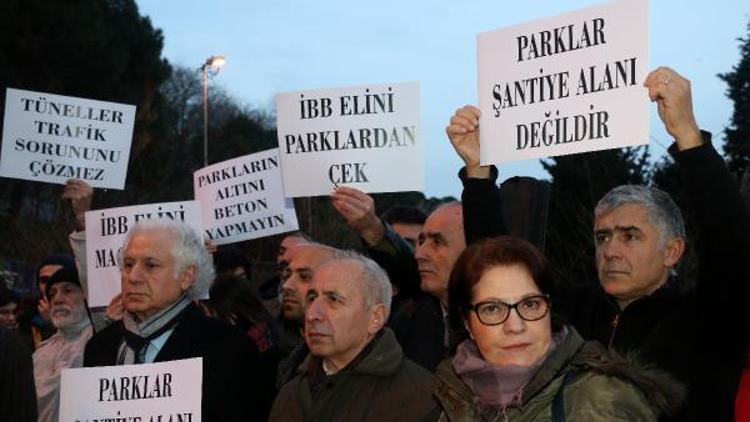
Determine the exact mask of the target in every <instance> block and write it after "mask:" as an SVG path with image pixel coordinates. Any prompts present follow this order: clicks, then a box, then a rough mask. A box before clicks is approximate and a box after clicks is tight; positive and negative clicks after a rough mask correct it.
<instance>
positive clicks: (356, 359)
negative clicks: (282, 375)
mask: <svg viewBox="0 0 750 422" xmlns="http://www.w3.org/2000/svg"><path fill="white" fill-rule="evenodd" d="M391 296H392V291H391V284H390V281H389V280H388V276H387V275H386V273H385V271H384V270H383V269H382V268H380V267H379V266H378V265H377V264H376V263H375V262H373V261H372V260H370V259H368V258H365V257H363V256H361V255H359V254H357V253H355V252H339V253H338V254H337V255H336V256H335V257H334V258H333V259H331V260H329V261H327V262H325V263H324V264H322V265H320V267H318V268H317V270H316V271H315V274H314V275H313V278H312V282H311V284H310V287H309V288H308V290H307V294H306V308H305V342H306V343H307V345H308V347H309V349H310V354H309V355H308V356H307V357H306V358H305V360H304V362H303V363H302V365H300V366H299V368H298V369H297V370H296V372H295V374H296V376H295V377H294V378H293V379H292V380H291V381H290V382H289V383H287V384H286V385H285V386H284V388H283V389H282V390H281V391H280V392H279V396H278V397H277V398H276V402H275V403H274V407H273V409H272V411H271V417H270V418H269V421H301V420H314V421H422V420H436V419H437V416H438V415H437V414H436V403H435V402H434V400H433V399H432V397H431V392H430V389H431V385H432V380H433V378H432V376H431V375H430V374H429V372H427V371H426V370H425V369H423V368H421V367H420V366H418V365H416V364H415V363H414V362H412V361H410V360H409V359H407V358H405V357H404V354H403V352H402V351H401V347H400V346H399V345H398V342H397V341H396V338H395V336H394V335H393V332H392V331H391V330H390V329H388V328H384V325H385V322H386V321H387V319H388V313H389V312H390V304H391ZM430 416H432V418H429V417H430Z"/></svg>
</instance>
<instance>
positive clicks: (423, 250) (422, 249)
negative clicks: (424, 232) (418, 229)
mask: <svg viewBox="0 0 750 422" xmlns="http://www.w3.org/2000/svg"><path fill="white" fill-rule="evenodd" d="M428 256H429V255H428V252H427V243H426V242H423V243H422V244H419V242H417V248H416V249H415V250H414V259H416V260H417V262H420V261H426V260H427V258H428Z"/></svg>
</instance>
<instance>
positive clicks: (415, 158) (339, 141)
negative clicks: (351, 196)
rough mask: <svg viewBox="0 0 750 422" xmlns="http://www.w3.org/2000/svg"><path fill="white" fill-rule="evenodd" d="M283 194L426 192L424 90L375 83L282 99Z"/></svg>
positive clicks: (282, 96) (278, 100) (279, 100)
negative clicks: (343, 188) (345, 189)
mask: <svg viewBox="0 0 750 422" xmlns="http://www.w3.org/2000/svg"><path fill="white" fill-rule="evenodd" d="M276 111H277V116H278V117H277V127H278V138H279V150H280V153H281V170H282V174H283V177H284V192H285V194H286V196H287V197H298V196H316V195H327V194H329V193H330V192H331V191H332V190H333V188H334V187H335V186H338V185H351V186H352V187H356V188H357V189H360V190H362V191H364V192H395V191H421V190H423V189H424V162H423V158H422V140H421V132H420V125H419V85H418V84H416V83H405V84H392V85H371V86H360V87H350V88H338V89H329V90H319V91H304V92H289V93H283V94H279V95H278V96H277V97H276Z"/></svg>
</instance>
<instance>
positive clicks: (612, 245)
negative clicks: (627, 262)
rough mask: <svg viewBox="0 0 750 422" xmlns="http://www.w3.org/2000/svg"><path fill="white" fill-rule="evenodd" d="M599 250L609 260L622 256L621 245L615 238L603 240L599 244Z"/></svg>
mask: <svg viewBox="0 0 750 422" xmlns="http://www.w3.org/2000/svg"><path fill="white" fill-rule="evenodd" d="M599 251H600V252H601V254H602V256H604V258H605V259H607V260H611V259H616V258H619V257H621V256H622V254H621V251H620V245H618V244H617V242H616V241H615V240H614V239H612V240H609V241H606V242H602V243H601V244H600V245H599Z"/></svg>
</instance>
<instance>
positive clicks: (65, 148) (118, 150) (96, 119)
mask: <svg viewBox="0 0 750 422" xmlns="http://www.w3.org/2000/svg"><path fill="white" fill-rule="evenodd" d="M134 121H135V106H132V105H127V104H117V103H110V102H105V101H96V100H88V99H84V98H76V97H65V96H62V95H53V94H45V93H43V92H33V91H22V90H19V89H13V88H8V89H7V90H6V97H5V119H4V121H3V122H4V123H3V147H2V157H0V176H3V177H11V178H15V179H24V180H34V181H39V182H49V183H58V184H63V185H64V184H65V182H66V181H67V180H68V179H72V178H77V179H83V180H85V181H86V183H88V184H89V185H91V186H93V187H97V188H112V189H123V188H124V187H125V176H126V174H127V170H128V159H129V158H130V143H131V141H132V139H133V123H134Z"/></svg>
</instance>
